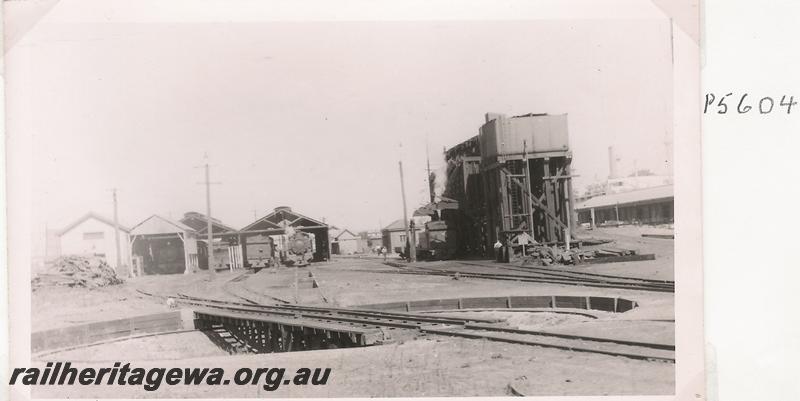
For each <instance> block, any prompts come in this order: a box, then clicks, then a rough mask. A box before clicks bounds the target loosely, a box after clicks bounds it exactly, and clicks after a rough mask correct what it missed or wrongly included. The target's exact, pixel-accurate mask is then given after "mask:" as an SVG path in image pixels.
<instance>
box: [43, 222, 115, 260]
mask: <svg viewBox="0 0 800 401" xmlns="http://www.w3.org/2000/svg"><path fill="white" fill-rule="evenodd" d="M59 239H60V242H61V255H103V256H105V260H106V262H107V263H108V264H109V265H110V266H112V267H114V268H116V267H117V250H116V245H115V244H114V227H113V226H110V225H108V224H106V223H104V222H102V221H100V220H97V219H95V218H94V217H90V218H88V219H86V220H84V221H83V222H81V223H80V224H78V225H77V226H75V227H73V228H72V229H70V230H69V231H67V232H65V233H63V234H62V235H61V236H60V238H59ZM129 243H130V242H129V241H128V234H127V233H126V232H125V231H122V230H120V232H119V245H120V253H121V254H122V257H121V260H122V265H123V266H126V265H128V264H129V260H128V258H129V255H130V251H129Z"/></svg>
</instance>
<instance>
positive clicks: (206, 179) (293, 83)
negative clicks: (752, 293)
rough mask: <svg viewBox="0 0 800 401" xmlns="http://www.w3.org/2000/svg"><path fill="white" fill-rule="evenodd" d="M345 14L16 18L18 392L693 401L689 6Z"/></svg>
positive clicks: (695, 135)
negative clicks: (602, 397)
mask: <svg viewBox="0 0 800 401" xmlns="http://www.w3.org/2000/svg"><path fill="white" fill-rule="evenodd" d="M334 3H337V4H336V5H334V4H329V5H328V8H327V9H326V10H331V11H326V12H322V11H319V10H317V11H313V10H308V9H302V10H301V9H300V8H298V7H295V8H292V7H291V6H289V5H287V3H285V2H269V1H266V2H261V3H259V2H249V1H241V2H239V1H234V2H224V1H217V0H209V1H202V2H182V1H161V0H147V1H139V2H129V1H121V0H113V1H95V0H91V1H78V0H62V1H53V2H49V1H36V2H28V1H13V2H6V3H5V5H4V6H5V7H4V12H5V30H6V35H5V38H4V39H5V75H6V93H7V100H6V112H7V127H8V132H9V136H8V140H7V144H6V147H7V149H8V150H9V153H8V156H7V165H8V171H7V174H8V178H7V179H8V188H9V190H8V194H9V195H8V208H9V218H8V236H9V239H10V242H9V244H10V245H9V266H10V271H11V273H10V274H11V275H10V279H9V280H10V284H9V288H10V291H11V299H12V300H13V301H11V304H10V312H9V313H10V314H11V316H12V322H15V323H14V324H12V327H11V336H12V343H11V348H10V352H11V362H12V363H11V366H12V369H11V371H10V375H11V377H10V383H11V384H14V383H16V385H14V386H12V389H11V396H12V399H15V400H17V399H20V400H21V399H31V398H91V399H105V398H115V399H119V398H125V399H132V398H161V399H169V398H199V399H225V398H395V397H403V398H408V397H510V396H528V397H534V396H549V397H555V396H567V397H570V396H638V397H645V396H670V397H674V398H660V399H695V397H699V395H697V396H696V394H701V393H702V392H703V388H704V387H703V386H704V382H703V380H704V377H703V369H704V366H703V331H702V324H703V287H702V284H703V283H702V277H703V276H702V274H703V273H702V263H701V259H700V246H701V243H700V229H699V227H700V226H699V224H700V223H699V213H700V212H699V207H697V205H698V204H699V201H698V199H699V191H697V188H699V186H697V185H699V184H697V183H699V176H700V168H699V156H698V154H699V153H698V152H699V150H698V149H699V141H700V132H699V123H698V122H697V120H698V119H699V115H700V111H701V110H700V108H699V107H697V101H698V99H699V96H698V95H697V93H699V92H698V91H699V87H698V82H699V79H698V76H699V62H698V57H699V51H698V41H699V25H698V24H699V22H698V21H699V14H698V13H699V11H698V9H697V8H696V7H695V6H696V4H695V3H693V2H690V1H686V2H683V1H681V2H668V1H663V2H659V1H655V2H650V1H599V2H585V1H565V2H561V3H560V2H550V1H533V2H530V3H529V4H525V5H520V4H519V3H516V4H517V6H518V7H519V9H517V8H514V7H510V6H509V7H498V8H497V9H494V10H493V9H492V8H491V7H483V8H481V9H480V10H476V9H471V8H469V7H465V8H464V9H460V10H451V11H452V13H453V14H452V16H453V17H452V18H451V17H448V16H447V14H443V11H442V10H441V9H438V11H431V12H430V13H429V14H425V13H423V12H419V11H411V10H412V9H409V10H407V12H404V11H402V10H403V9H402V7H399V6H398V5H395V7H393V8H392V10H394V11H392V12H389V11H388V10H384V11H383V13H381V12H379V11H375V9H373V8H370V7H367V8H366V9H365V10H362V9H359V8H358V7H354V4H357V3H347V2H334ZM451 7H454V8H458V5H457V4H456V3H453V4H451ZM687 97H688V98H689V99H691V102H686V101H685V100H686V98H687ZM696 184H697V185H696ZM676 200H677V203H676ZM676 250H677V251H678V252H677V253H676Z"/></svg>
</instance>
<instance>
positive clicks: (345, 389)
mask: <svg viewBox="0 0 800 401" xmlns="http://www.w3.org/2000/svg"><path fill="white" fill-rule="evenodd" d="M97 351H98V352H101V351H99V350H97ZM209 352H210V350H209ZM104 353H105V354H107V355H109V356H113V357H112V358H111V359H108V362H107V363H105V364H98V363H92V364H80V365H77V366H78V367H81V366H95V367H107V366H110V365H111V364H112V363H111V360H112V359H113V360H124V361H126V362H129V361H130V362H131V363H132V366H134V367H144V368H149V367H165V368H172V367H182V368H183V367H222V368H224V369H225V370H226V372H234V371H235V370H236V369H239V368H242V367H250V368H253V369H255V368H259V367H281V368H286V370H287V374H289V373H288V372H294V371H296V370H297V369H299V368H301V367H309V368H316V367H322V368H325V367H329V368H331V369H332V373H331V377H330V380H329V382H328V383H327V385H325V386H303V387H300V386H291V385H285V386H281V387H280V388H279V389H278V390H276V391H274V392H267V391H265V390H264V389H263V388H262V386H261V385H245V386H235V385H229V386H183V385H178V386H166V385H162V386H161V388H159V390H158V391H155V392H145V391H143V390H142V389H141V388H140V387H138V386H127V387H119V386H89V387H82V386H70V387H69V388H64V387H37V388H35V392H34V395H35V396H36V397H43V398H46V397H53V396H56V395H57V396H59V397H63V396H64V395H65V393H64V392H65V391H69V395H70V396H71V397H81V398H94V397H97V398H109V397H113V398H124V397H136V398H139V397H152V398H158V397H163V398H172V397H182V398H185V397H202V398H218V397H225V398H230V397H393V396H411V397H424V396H430V397H435V396H454V395H458V396H504V395H508V394H509V393H508V388H507V387H508V384H509V383H510V382H512V381H513V380H514V379H516V378H518V377H522V376H524V377H527V379H528V380H527V385H526V391H528V392H529V393H528V394H526V395H626V394H627V395H632V394H663V395H666V394H672V393H673V392H674V365H673V364H668V363H659V362H643V361H635V360H631V359H626V358H616V357H605V356H601V355H594V354H582V353H570V352H563V351H558V350H552V349H545V348H536V347H526V346H519V345H513V344H503V343H496V342H490V341H480V340H465V339H456V338H433V337H431V338H420V339H418V340H415V341H408V342H405V343H396V344H390V345H384V346H375V347H367V348H358V349H339V350H325V351H305V352H294V353H283V354H261V355H241V356H222V357H221V356H208V357H200V358H191V359H183V360H180V361H175V360H160V361H145V360H141V359H140V358H137V355H138V353H137V352H136V348H135V347H127V348H122V349H120V350H106V351H105V352H104ZM227 374H232V373H227Z"/></svg>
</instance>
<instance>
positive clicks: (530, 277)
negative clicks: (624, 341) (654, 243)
mask: <svg viewBox="0 0 800 401" xmlns="http://www.w3.org/2000/svg"><path fill="white" fill-rule="evenodd" d="M484 267H487V266H484ZM402 269H403V270H368V269H360V270H353V271H362V272H369V273H378V274H409V275H423V276H446V277H453V276H455V275H458V276H459V277H464V278H478V279H486V280H501V281H520V282H531V283H543V284H558V285H574V286H585V287H597V288H614V289H624V290H634V291H654V292H675V286H674V284H670V283H650V282H642V281H636V279H631V278H627V277H621V278H619V279H612V278H591V277H579V276H569V275H561V273H560V272H559V273H551V272H538V271H533V272H526V273H528V274H524V275H523V274H504V273H485V272H470V271H465V270H451V269H439V268H433V267H405V268H402Z"/></svg>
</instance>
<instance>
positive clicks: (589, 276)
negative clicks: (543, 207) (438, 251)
mask: <svg viewBox="0 0 800 401" xmlns="http://www.w3.org/2000/svg"><path fill="white" fill-rule="evenodd" d="M458 263H459V264H462V265H468V266H479V267H487V268H494V269H502V270H511V271H518V272H539V273H542V274H548V275H552V276H562V277H577V278H586V279H593V280H622V281H629V282H633V283H645V284H661V285H665V286H671V287H674V286H675V282H674V281H671V280H653V279H647V278H638V277H626V276H614V275H610V274H599V273H588V272H577V271H570V270H558V269H552V268H545V267H535V266H496V265H491V264H485V263H476V262H466V261H459V262H458Z"/></svg>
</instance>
